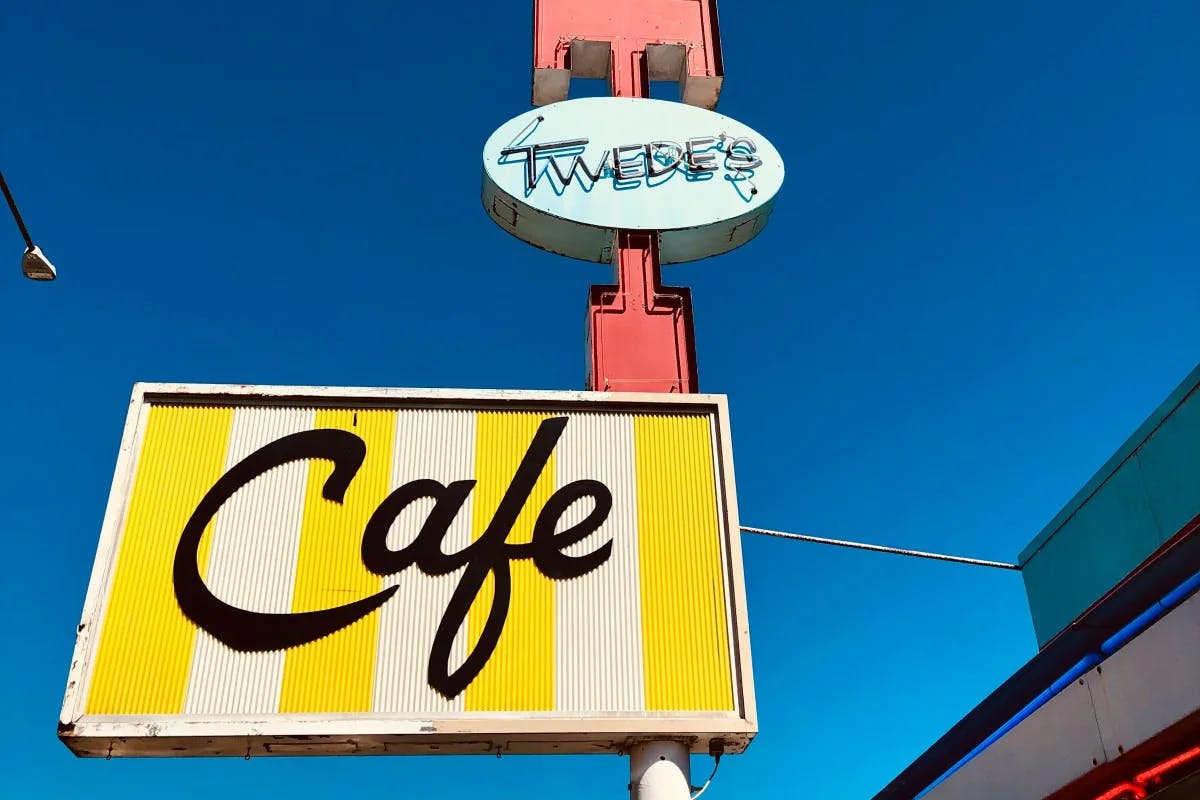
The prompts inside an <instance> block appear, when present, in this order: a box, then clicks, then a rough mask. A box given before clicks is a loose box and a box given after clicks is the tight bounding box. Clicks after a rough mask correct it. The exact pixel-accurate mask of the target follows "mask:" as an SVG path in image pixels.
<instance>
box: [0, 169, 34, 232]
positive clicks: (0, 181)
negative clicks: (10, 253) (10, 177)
mask: <svg viewBox="0 0 1200 800" xmlns="http://www.w3.org/2000/svg"><path fill="white" fill-rule="evenodd" d="M0 189H3V190H4V199H5V200H7V201H8V207H9V209H11V210H12V215H13V219H15V220H16V221H17V227H18V228H20V229H21V236H23V237H24V238H25V247H26V249H28V250H32V249H33V239H31V238H29V229H28V228H26V227H25V220H23V219H21V212H20V211H18V210H17V201H16V200H13V196H12V192H10V191H9V190H8V182H7V181H5V180H4V173H3V172H0Z"/></svg>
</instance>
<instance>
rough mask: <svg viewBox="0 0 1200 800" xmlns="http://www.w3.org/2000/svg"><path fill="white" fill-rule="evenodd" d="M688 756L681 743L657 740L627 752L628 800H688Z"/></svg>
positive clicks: (689, 759)
mask: <svg viewBox="0 0 1200 800" xmlns="http://www.w3.org/2000/svg"><path fill="white" fill-rule="evenodd" d="M691 774H692V770H691V755H690V753H689V751H688V746H687V745H686V744H684V743H683V742H672V741H657V742H645V743H643V744H639V745H634V747H633V748H632V749H630V751H629V800H690V798H691V796H692V790H691Z"/></svg>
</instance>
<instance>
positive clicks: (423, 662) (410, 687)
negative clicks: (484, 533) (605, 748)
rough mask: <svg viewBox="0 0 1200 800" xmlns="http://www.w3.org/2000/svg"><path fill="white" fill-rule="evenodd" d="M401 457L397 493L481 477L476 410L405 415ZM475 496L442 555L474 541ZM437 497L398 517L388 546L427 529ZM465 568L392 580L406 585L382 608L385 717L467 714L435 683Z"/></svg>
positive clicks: (378, 675)
mask: <svg viewBox="0 0 1200 800" xmlns="http://www.w3.org/2000/svg"><path fill="white" fill-rule="evenodd" d="M397 414H398V419H397V422H396V452H395V457H394V460H393V464H392V488H393V489H395V488H396V487H399V486H402V485H403V484H405V483H408V482H409V481H413V480H419V479H422V478H432V479H433V480H437V481H440V482H442V483H443V484H449V483H450V482H451V481H459V480H469V479H470V478H472V477H474V475H475V412H474V411H465V410H431V409H421V410H413V411H399V412H397ZM473 494H474V493H472V494H471V495H468V496H467V500H466V502H465V503H464V504H463V507H462V509H461V510H460V511H459V513H458V516H457V517H455V518H454V522H453V523H452V524H451V526H450V530H449V531H448V532H447V533H446V537H445V538H444V539H443V545H442V552H444V553H455V552H458V551H460V550H462V549H463V548H465V547H467V546H468V545H469V544H470V543H471V509H472V505H473V503H474V500H473ZM432 506H433V501H432V500H428V499H426V500H422V501H418V502H415V503H413V504H412V505H411V506H409V508H408V509H406V510H405V511H404V512H402V513H401V515H400V516H399V517H398V518H397V520H396V522H395V523H394V524H393V526H392V530H391V531H390V532H389V534H388V546H389V547H391V548H392V549H393V550H399V549H401V548H402V547H404V546H405V545H406V544H408V543H409V542H411V541H412V540H413V539H414V538H415V537H416V535H417V532H418V531H420V529H421V526H422V525H423V524H424V521H425V517H426V515H427V514H428V513H429V511H430V509H431V508H432ZM463 571H464V570H462V569H460V570H458V571H457V572H454V573H452V574H450V575H439V576H431V575H426V574H425V573H423V572H421V571H420V570H419V569H417V568H416V567H409V568H408V569H406V570H404V571H402V572H400V573H399V574H397V575H391V576H388V577H386V578H384V585H385V586H399V587H400V588H399V589H398V590H397V592H396V595H395V596H394V597H393V598H392V599H391V600H390V601H388V602H387V603H386V604H385V605H384V606H383V608H382V609H380V614H381V617H380V624H379V656H378V658H377V660H376V668H375V669H376V671H375V700H374V704H373V708H374V710H375V711H381V712H400V711H404V712H422V711H424V712H432V713H437V712H455V711H462V710H463V696H462V695H461V694H460V695H459V696H458V697H456V698H454V699H452V700H447V699H446V698H445V697H443V696H442V695H441V694H439V693H438V692H436V691H434V690H433V689H432V688H431V687H430V686H429V681H428V680H427V674H428V664H429V656H430V649H431V648H432V646H433V636H434V633H436V632H437V627H438V623H439V622H440V621H441V619H442V615H443V614H444V613H445V611H446V606H447V604H449V602H450V595H451V594H453V593H454V587H456V586H457V585H458V582H459V579H460V578H461V577H462V573H463ZM466 635H467V633H466V628H465V626H463V627H462V628H460V630H459V634H458V638H457V639H456V640H455V645H454V656H453V659H452V663H451V665H450V668H451V669H454V668H456V667H457V666H459V665H460V664H461V663H462V661H463V659H464V658H465V657H466V652H467V640H466Z"/></svg>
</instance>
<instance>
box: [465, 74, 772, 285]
mask: <svg viewBox="0 0 1200 800" xmlns="http://www.w3.org/2000/svg"><path fill="white" fill-rule="evenodd" d="M483 167H484V181H483V204H484V207H485V208H486V210H487V212H488V214H489V215H490V216H491V217H492V219H493V220H494V221H495V222H496V223H497V224H498V225H500V227H502V228H504V229H505V230H507V231H508V232H510V233H512V234H513V235H514V236H517V237H518V238H520V239H523V240H524V241H527V242H529V243H531V244H534V245H537V246H538V247H541V248H543V249H546V250H550V251H552V252H555V253H560V254H562V255H566V256H572V257H574V258H580V259H584V260H588V261H608V260H610V259H611V257H612V236H613V233H614V231H616V230H652V231H660V232H661V240H660V245H661V258H662V261H663V263H673V262H679V261H691V260H694V259H698V258H705V257H707V256H711V255H716V254H718V253H723V252H726V251H728V250H732V249H733V248H735V247H737V246H739V245H741V244H744V243H745V242H747V241H749V240H750V239H751V238H753V237H754V236H755V235H756V234H757V233H758V232H759V231H761V230H762V229H763V227H764V226H765V225H766V223H767V218H768V216H769V215H770V213H771V209H772V207H773V204H774V199H775V195H776V193H777V192H778V191H779V188H780V186H781V185H782V183H783V173H784V169H783V159H782V158H781V157H780V155H779V153H778V151H776V150H775V148H774V147H773V146H772V145H771V143H770V142H769V141H767V139H766V138H765V137H763V136H762V134H760V133H757V132H756V131H754V130H753V129H751V128H749V127H747V126H745V125H743V124H741V123H740V122H737V121H736V120H733V119H730V118H729V117H726V116H723V115H721V114H717V113H714V112H712V111H708V110H706V109H702V108H697V107H695V106H688V105H683V104H680V103H669V102H665V101H661V100H645V99H639V98H618V97H593V98H584V99H579V100H567V101H564V102H561V103H553V104H551V105H548V106H543V107H542V108H539V109H535V110H533V111H529V112H527V113H525V114H522V115H521V116H519V117H516V118H515V119H512V120H510V121H509V122H506V123H505V124H504V125H502V126H501V127H500V128H499V129H498V130H497V131H496V132H495V133H493V134H492V136H491V137H490V138H489V139H488V141H487V143H486V144H485V145H484V148H483Z"/></svg>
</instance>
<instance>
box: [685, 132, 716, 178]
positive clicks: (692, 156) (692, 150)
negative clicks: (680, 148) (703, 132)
mask: <svg viewBox="0 0 1200 800" xmlns="http://www.w3.org/2000/svg"><path fill="white" fill-rule="evenodd" d="M715 141H716V139H714V138H713V137H711V136H697V137H695V138H692V139H688V141H687V168H688V170H689V171H691V172H712V171H713V170H715V169H716V168H717V156H716V155H715V154H714V153H704V152H700V151H703V150H705V149H706V148H707V147H708V146H709V145H711V144H712V143H713V142H715Z"/></svg>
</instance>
